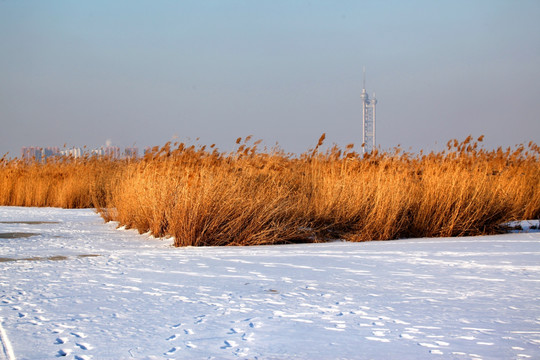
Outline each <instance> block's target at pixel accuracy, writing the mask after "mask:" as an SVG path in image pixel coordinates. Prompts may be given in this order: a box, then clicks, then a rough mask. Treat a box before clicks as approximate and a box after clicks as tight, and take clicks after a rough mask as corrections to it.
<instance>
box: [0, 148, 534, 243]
mask: <svg viewBox="0 0 540 360" xmlns="http://www.w3.org/2000/svg"><path fill="white" fill-rule="evenodd" d="M323 140H324V137H321V139H320V141H319V144H318V145H317V146H316V148H315V149H313V150H310V151H308V152H306V153H305V154H303V155H301V156H299V157H293V156H290V155H288V154H285V153H283V152H281V151H279V150H272V151H268V150H267V151H263V152H259V151H258V149H257V145H258V144H257V143H258V142H256V143H254V144H250V139H246V140H245V141H242V139H238V141H237V143H238V150H237V151H236V152H234V153H220V152H218V151H217V150H215V149H214V147H213V146H212V147H210V148H206V147H204V146H203V147H195V146H191V147H187V146H185V145H184V144H175V145H171V144H166V145H165V146H164V147H162V148H155V149H154V150H153V151H152V152H151V153H149V154H147V155H146V156H145V158H143V159H140V160H138V161H129V162H128V161H113V160H107V159H96V158H86V159H84V160H75V159H61V160H57V161H52V162H49V163H47V164H40V163H35V162H22V161H20V160H13V161H6V160H3V161H2V162H1V163H0V204H3V205H20V206H59V207H95V208H98V210H99V211H100V213H101V214H102V216H103V217H104V218H105V219H106V220H115V221H118V222H119V223H120V224H122V225H126V226H127V227H129V228H136V229H138V230H139V231H140V232H141V233H142V232H147V231H150V232H151V233H152V234H153V235H155V236H173V237H174V238H175V245H176V246H208V245H262V244H279V243H292V242H312V241H326V240H328V239H332V238H345V239H347V240H350V241H368V240H388V239H397V238H405V237H426V236H428V237H440V236H445V237H446V236H463V235H480V234H491V233H496V232H500V231H502V230H504V229H502V228H501V226H500V224H502V223H505V222H508V221H512V220H520V219H537V218H540V190H539V189H540V167H539V155H540V149H539V147H538V146H537V145H535V144H533V143H530V144H529V145H528V146H527V147H525V146H519V147H516V148H514V149H506V150H502V149H498V150H495V151H486V150H483V149H481V148H480V147H479V145H478V142H480V141H481V138H480V139H478V140H477V141H476V142H475V141H473V139H472V138H470V137H469V138H467V139H466V140H465V141H463V142H461V143H459V142H457V141H451V142H449V144H448V149H447V150H446V151H443V152H439V153H430V154H420V155H412V154H407V153H402V152H401V151H400V150H399V149H395V150H394V151H392V152H384V153H374V154H371V155H369V156H365V157H363V156H360V155H359V154H358V153H356V152H354V151H353V146H352V145H350V146H348V147H347V148H346V149H343V150H342V149H338V148H332V149H330V150H328V151H326V152H321V151H320V149H319V148H320V146H321V145H322V142H323Z"/></svg>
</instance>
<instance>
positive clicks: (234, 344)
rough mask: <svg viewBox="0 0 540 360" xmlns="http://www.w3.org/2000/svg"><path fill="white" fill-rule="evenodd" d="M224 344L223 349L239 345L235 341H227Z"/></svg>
mask: <svg viewBox="0 0 540 360" xmlns="http://www.w3.org/2000/svg"><path fill="white" fill-rule="evenodd" d="M223 343H224V345H223V346H222V347H221V348H222V349H229V348H232V347H234V346H237V345H238V344H237V343H236V341H233V340H225V341H224V342H223Z"/></svg>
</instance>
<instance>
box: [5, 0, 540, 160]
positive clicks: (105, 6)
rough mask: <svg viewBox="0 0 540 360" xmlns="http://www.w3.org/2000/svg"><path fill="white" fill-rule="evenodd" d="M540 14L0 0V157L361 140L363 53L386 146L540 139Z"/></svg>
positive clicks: (475, 7) (361, 4)
mask: <svg viewBox="0 0 540 360" xmlns="http://www.w3.org/2000/svg"><path fill="white" fill-rule="evenodd" d="M538 19H540V1H537V0H515V1H499V0H485V1H480V0H469V1H462V0H457V1H293V0H290V1H280V0H273V1H247V0H244V1H227V0H220V1H217V0H216V1H201V0H197V1H159V0H155V1H133V0H129V1H101V0H98V1H55V0H48V1H42V0H39V1H37V0H36V1H31V0H0V124H1V130H0V156H1V155H2V154H4V153H5V152H7V151H9V152H10V154H12V155H16V156H19V154H20V148H21V147H22V146H30V145H35V146H55V145H60V146H62V145H63V144H64V143H67V144H68V146H72V145H76V146H82V145H87V146H89V147H97V146H101V145H103V144H105V142H106V141H107V140H108V139H110V140H111V141H112V142H113V143H114V144H116V145H119V146H121V147H124V146H130V145H133V144H135V145H136V146H139V147H140V148H143V147H145V146H148V145H162V144H164V143H165V142H166V141H168V140H171V139H172V138H175V137H178V139H179V140H181V141H186V140H187V139H192V140H193V141H194V140H195V138H197V137H200V138H201V140H200V142H201V143H203V144H211V143H216V144H217V145H218V146H219V147H220V148H221V149H223V150H228V149H231V148H232V147H233V145H234V140H235V139H236V138H237V137H239V136H246V135H250V134H252V135H254V137H255V138H256V139H263V140H264V142H265V144H267V145H269V146H272V145H274V144H275V142H278V143H279V144H280V145H281V147H282V148H284V149H285V150H287V151H292V152H303V151H305V150H307V149H308V148H310V147H312V146H313V145H314V144H315V143H316V142H317V139H318V137H319V136H320V134H321V133H323V132H326V133H327V139H328V143H332V142H335V143H337V144H338V145H341V146H345V145H346V144H348V143H351V142H352V143H356V144H357V145H360V144H361V133H362V130H361V107H360V94H361V91H362V66H366V69H367V86H366V87H367V90H368V92H369V93H373V92H374V91H375V92H376V93H377V98H378V100H379V103H378V108H377V115H378V117H377V142H378V145H380V146H381V147H382V148H383V149H389V148H392V147H394V146H396V145H398V144H401V145H402V146H403V147H405V148H408V147H412V148H413V149H416V150H417V149H421V148H424V149H432V148H434V147H437V146H442V145H441V144H445V143H446V142H447V141H448V140H449V139H452V138H459V139H463V138H465V137H466V136H467V135H469V134H472V135H474V136H479V135H482V134H484V135H485V136H486V141H485V144H486V146H488V147H497V146H499V145H502V146H509V145H514V144H517V143H524V142H528V141H530V140H532V141H535V142H537V143H540V136H539V134H540V101H539V100H538V97H539V96H540V21H539V20H538ZM435 143H438V144H439V145H435Z"/></svg>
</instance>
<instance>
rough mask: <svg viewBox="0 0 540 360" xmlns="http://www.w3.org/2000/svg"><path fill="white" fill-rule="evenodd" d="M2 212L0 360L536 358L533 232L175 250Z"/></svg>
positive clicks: (88, 213)
mask: <svg viewBox="0 0 540 360" xmlns="http://www.w3.org/2000/svg"><path fill="white" fill-rule="evenodd" d="M115 225H116V224H114V223H108V224H105V223H103V220H102V219H101V218H100V217H99V215H97V214H96V213H95V212H94V211H93V210H65V209H56V208H18V207H0V268H1V271H0V289H1V292H0V325H1V326H0V335H1V337H0V338H1V346H0V359H15V358H16V359H55V358H63V357H65V358H69V359H168V358H172V359H175V358H182V359H527V358H530V359H539V358H540V233H538V232H526V233H515V234H507V235H498V236H486V237H475V238H452V239H411V240H399V241H389V242H371V243H346V242H334V243H326V244H302V245H283V246H261V247H226V248H223V247H222V248H215V247H207V248H172V247H171V243H172V241H170V240H160V239H154V238H152V237H150V236H148V235H138V234H137V233H136V232H134V231H125V230H118V229H116V228H115Z"/></svg>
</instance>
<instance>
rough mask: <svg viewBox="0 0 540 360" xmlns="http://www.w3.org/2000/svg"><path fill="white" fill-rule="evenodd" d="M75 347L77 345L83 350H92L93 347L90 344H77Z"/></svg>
mask: <svg viewBox="0 0 540 360" xmlns="http://www.w3.org/2000/svg"><path fill="white" fill-rule="evenodd" d="M75 345H77V346H78V347H79V348H81V349H82V350H92V345H90V344H88V343H75Z"/></svg>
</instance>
